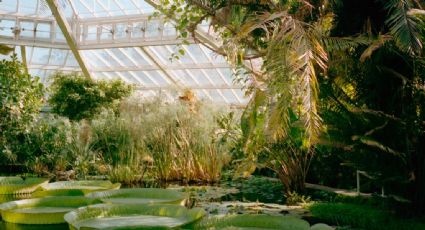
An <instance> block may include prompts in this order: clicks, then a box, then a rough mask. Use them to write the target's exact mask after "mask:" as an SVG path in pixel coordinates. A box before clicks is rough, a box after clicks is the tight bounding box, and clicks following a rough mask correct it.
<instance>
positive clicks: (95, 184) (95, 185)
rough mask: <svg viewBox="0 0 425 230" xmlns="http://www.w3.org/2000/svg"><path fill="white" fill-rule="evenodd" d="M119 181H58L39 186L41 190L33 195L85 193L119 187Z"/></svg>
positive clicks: (76, 194)
mask: <svg viewBox="0 0 425 230" xmlns="http://www.w3.org/2000/svg"><path fill="white" fill-rule="evenodd" d="M120 187H121V184H120V183H116V184H112V183H111V182H110V181H101V180H93V181H90V180H85V181H58V182H54V183H49V184H45V185H43V186H41V190H40V191H37V192H36V193H35V194H34V196H35V197H43V196H63V195H73V196H78V195H80V194H87V193H90V192H96V191H102V190H110V189H119V188H120Z"/></svg>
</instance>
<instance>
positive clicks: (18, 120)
mask: <svg viewBox="0 0 425 230" xmlns="http://www.w3.org/2000/svg"><path fill="white" fill-rule="evenodd" d="M43 94H44V92H43V85H42V84H41V83H39V79H38V78H32V77H31V76H30V75H29V74H27V73H25V69H24V67H23V65H22V64H21V63H20V62H19V61H18V60H17V57H16V55H15V56H12V60H11V61H8V60H1V61H0V161H1V162H2V163H7V162H9V163H11V162H18V163H19V162H22V161H24V160H25V159H26V158H27V157H28V153H27V152H25V151H23V150H21V145H22V143H23V142H24V140H25V134H26V133H27V132H28V129H29V126H30V125H31V123H32V122H33V121H34V120H35V119H36V117H37V115H38V113H39V111H40V106H41V105H42V102H43Z"/></svg>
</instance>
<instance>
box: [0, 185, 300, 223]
mask: <svg viewBox="0 0 425 230" xmlns="http://www.w3.org/2000/svg"><path fill="white" fill-rule="evenodd" d="M250 183H252V184H255V186H252V185H251V184H243V186H241V185H234V184H226V183H222V184H220V185H214V186H205V185H200V186H193V185H192V186H187V185H179V184H169V185H167V186H166V187H167V189H169V190H179V191H183V192H185V193H188V194H190V199H189V202H188V203H186V206H190V207H193V208H201V209H203V210H205V211H206V213H207V216H208V217H209V218H211V217H213V218H214V217H217V216H225V215H227V214H248V215H249V214H271V215H273V216H278V217H279V218H282V217H283V216H296V217H303V216H305V215H306V214H307V211H306V210H305V209H303V208H302V207H300V206H286V205H284V204H282V203H283V202H282V201H281V200H280V199H277V198H278V197H280V194H279V192H277V191H278V190H279V189H280V187H278V188H275V190H276V191H271V190H268V191H267V192H265V193H264V194H262V193H261V192H258V191H257V190H253V189H252V188H253V187H257V185H258V184H261V185H263V186H266V187H268V188H269V189H270V188H271V187H273V184H270V182H267V181H251V182H250ZM138 187H140V186H138ZM161 187H162V186H161ZM147 190H149V189H147ZM114 191H115V192H114V193H117V192H116V191H121V190H114ZM273 192H277V195H276V197H270V193H273ZM33 194H34V196H36V194H37V192H36V193H33ZM275 194H276V193H275ZM89 196H90V195H89ZM30 198H34V197H33V196H32V195H24V196H16V195H13V196H11V195H0V203H5V202H8V201H17V200H22V199H30ZM108 199H109V200H114V201H116V200H118V201H120V200H122V198H121V197H119V196H118V197H109V198H108ZM130 200H131V199H130ZM142 200H143V199H142ZM270 201H274V202H273V203H272V202H270ZM263 202H264V203H263ZM121 203H122V202H121ZM127 203H128V202H127ZM124 205H126V203H125V202H124ZM106 219H107V218H106ZM204 219H205V218H204ZM297 219H299V218H297ZM113 222H114V221H113ZM88 223H90V221H88ZM42 229H43V230H53V229H55V230H61V229H64V230H65V229H69V226H68V224H54V225H24V224H13V223H7V222H4V221H0V230H42ZM278 229H279V228H278Z"/></svg>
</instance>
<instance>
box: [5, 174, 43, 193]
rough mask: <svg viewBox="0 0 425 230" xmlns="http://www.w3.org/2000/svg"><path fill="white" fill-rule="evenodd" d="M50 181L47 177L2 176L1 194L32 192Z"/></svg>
mask: <svg viewBox="0 0 425 230" xmlns="http://www.w3.org/2000/svg"><path fill="white" fill-rule="evenodd" d="M48 182H49V180H48V179H46V178H25V179H23V178H21V177H0V194H2V195H6V194H25V193H32V192H34V191H35V190H36V189H37V188H38V187H40V186H41V185H43V184H47V183H48Z"/></svg>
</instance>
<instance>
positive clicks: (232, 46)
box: [160, 1, 363, 191]
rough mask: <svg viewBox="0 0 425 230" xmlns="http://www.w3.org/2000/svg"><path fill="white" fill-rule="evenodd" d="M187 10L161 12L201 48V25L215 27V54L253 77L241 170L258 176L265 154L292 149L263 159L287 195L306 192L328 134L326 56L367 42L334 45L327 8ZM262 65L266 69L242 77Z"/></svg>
mask: <svg viewBox="0 0 425 230" xmlns="http://www.w3.org/2000/svg"><path fill="white" fill-rule="evenodd" d="M184 2H186V1H173V2H169V1H163V2H162V3H163V4H162V6H161V7H160V11H162V12H166V13H167V15H179V16H182V17H178V18H177V19H176V20H177V22H178V23H177V25H178V26H177V28H178V29H180V33H181V35H182V37H185V36H184V35H185V34H186V36H187V34H191V35H192V37H194V38H195V40H196V39H197V38H198V34H199V32H198V31H196V28H197V25H198V24H199V23H201V22H202V21H204V20H206V19H208V20H210V21H211V24H212V27H213V28H214V30H215V32H216V33H218V34H219V35H220V37H221V39H222V46H219V47H214V46H213V45H211V46H210V47H209V48H211V49H213V50H214V51H215V52H217V53H219V54H222V55H225V56H226V57H227V59H228V60H229V62H230V63H231V64H233V66H234V67H236V68H238V69H239V70H241V71H242V72H244V73H247V75H248V76H249V79H246V80H245V82H247V85H248V88H249V92H250V93H251V96H252V97H251V101H250V102H249V104H248V106H247V108H246V109H245V113H244V114H243V115H242V122H241V125H242V132H243V137H242V142H243V143H244V151H245V153H246V154H247V157H246V159H247V160H246V161H245V162H243V164H242V168H241V169H242V170H243V172H246V173H250V172H252V171H253V170H254V169H255V167H256V164H255V162H257V161H258V160H259V157H260V156H259V155H260V153H262V152H264V150H266V151H267V148H268V149H270V146H273V145H275V144H277V145H280V144H281V143H285V144H282V147H285V149H282V150H281V151H274V152H273V151H271V152H272V153H273V154H271V155H273V156H271V155H268V154H263V156H270V158H269V159H267V160H266V161H268V162H270V161H273V160H276V164H272V165H269V167H271V168H272V169H274V170H276V172H277V173H278V174H280V175H281V177H280V178H281V179H284V180H283V182H284V183H285V185H286V189H287V191H292V190H298V191H302V190H303V189H304V180H305V174H306V172H307V170H308V166H309V163H310V160H311V157H312V156H313V155H314V152H315V145H316V144H317V143H318V141H319V137H320V134H321V133H322V131H323V130H324V126H323V123H322V119H321V118H320V116H319V113H318V95H319V94H318V92H319V90H318V89H319V87H318V79H319V75H320V74H323V73H325V72H326V69H327V60H328V54H327V52H326V48H327V47H328V46H331V47H332V48H334V49H344V48H346V47H350V45H352V46H356V45H358V44H359V43H362V42H363V41H361V40H359V41H353V40H350V39H336V38H330V37H329V31H330V29H331V28H332V27H331V26H332V20H333V17H332V14H330V12H329V10H328V8H327V7H328V3H326V2H325V1H316V2H315V3H314V4H313V3H310V2H309V1H261V2H258V1H240V2H230V1H188V3H189V4H185V3H184ZM207 46H208V45H207ZM258 58H261V59H262V65H261V66H256V67H253V68H251V70H250V71H248V72H246V71H243V70H242V69H245V67H246V65H247V62H250V61H253V60H254V59H258ZM248 65H249V64H248ZM250 66H251V67H252V66H254V65H253V64H252V65H250ZM294 129H296V130H297V132H295V133H296V136H295V137H294V136H291V134H293V133H294V132H293V131H291V130H294ZM276 157H278V158H276ZM291 158H292V159H291ZM291 161H292V163H291ZM298 161H299V162H300V163H299V164H298V163H297V164H294V163H293V162H298Z"/></svg>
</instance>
